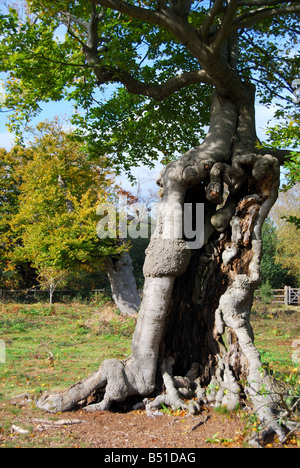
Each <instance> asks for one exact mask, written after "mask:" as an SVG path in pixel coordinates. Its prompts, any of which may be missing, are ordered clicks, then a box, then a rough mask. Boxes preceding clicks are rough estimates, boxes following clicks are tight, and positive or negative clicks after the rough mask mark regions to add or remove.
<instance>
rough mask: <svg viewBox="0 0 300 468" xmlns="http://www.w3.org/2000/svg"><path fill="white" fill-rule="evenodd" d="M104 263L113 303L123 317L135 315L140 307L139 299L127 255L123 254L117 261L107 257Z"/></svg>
mask: <svg viewBox="0 0 300 468" xmlns="http://www.w3.org/2000/svg"><path fill="white" fill-rule="evenodd" d="M105 263H106V271H107V276H108V279H109V282H110V287H111V292H112V298H113V301H114V303H115V304H116V306H117V307H118V309H119V310H120V312H121V313H122V314H124V315H133V314H135V313H137V312H138V310H139V308H140V305H141V298H140V295H139V293H138V290H137V285H136V281H135V278H134V275H133V266H132V260H131V257H130V255H129V253H128V252H126V253H124V254H123V255H122V256H121V258H119V259H118V260H113V259H112V258H111V257H108V258H107V259H106V262H105Z"/></svg>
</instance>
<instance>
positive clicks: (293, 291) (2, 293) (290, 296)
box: [0, 286, 300, 306]
mask: <svg viewBox="0 0 300 468" xmlns="http://www.w3.org/2000/svg"><path fill="white" fill-rule="evenodd" d="M272 291H273V298H272V302H273V303H277V304H285V305H294V306H300V288H292V287H291V286H285V287H284V288H283V289H273V290H272ZM97 292H99V293H102V294H105V295H106V296H108V297H111V290H110V289H93V290H91V291H85V292H83V293H80V292H78V291H66V290H65V291H64V290H56V291H55V293H54V295H55V297H56V299H64V298H66V297H69V298H76V296H78V295H83V296H85V297H86V298H88V297H91V295H94V294H95V293H97ZM139 293H140V294H142V290H139ZM48 296H49V292H48V291H46V290H40V289H38V288H35V289H28V290H23V289H13V290H8V289H0V301H1V299H4V300H8V299H16V298H19V299H20V298H23V299H25V300H28V301H36V300H38V299H46V300H47V297H48Z"/></svg>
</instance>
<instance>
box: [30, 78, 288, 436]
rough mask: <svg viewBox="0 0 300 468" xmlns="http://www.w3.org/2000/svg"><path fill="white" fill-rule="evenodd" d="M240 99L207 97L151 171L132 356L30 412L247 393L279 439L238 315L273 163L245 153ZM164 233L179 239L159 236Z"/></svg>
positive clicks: (246, 117) (234, 399)
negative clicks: (198, 231) (183, 136)
mask: <svg viewBox="0 0 300 468" xmlns="http://www.w3.org/2000/svg"><path fill="white" fill-rule="evenodd" d="M247 92H248V97H249V99H248V102H246V103H245V104H244V105H242V106H238V105H235V104H234V103H233V102H232V101H231V100H230V99H224V98H220V96H218V94H217V93H215V94H214V96H213V99H212V106H211V124H210V129H209V132H208V134H207V137H206V138H205V140H204V141H203V143H202V144H201V145H200V146H199V147H197V148H194V149H192V150H190V151H188V152H187V153H186V154H185V155H183V156H182V157H181V159H179V160H178V161H176V162H173V163H171V164H169V165H168V166H166V168H165V169H164V170H163V171H162V173H161V175H160V178H159V180H158V184H159V186H160V187H161V190H160V193H161V194H162V199H161V203H160V207H159V212H158V222H157V227H156V230H155V233H154V235H153V236H152V239H151V242H150V245H149V248H148V249H147V255H146V261H145V265H144V275H145V287H144V295H143V301H142V304H141V309H140V313H139V317H138V323H137V327H136V330H135V333H134V336H133V340H132V354H131V357H130V358H129V359H128V360H127V361H125V362H120V361H118V360H114V359H112V360H106V361H104V362H103V363H102V365H101V367H100V369H99V370H97V371H96V372H95V373H94V374H92V375H91V376H89V377H87V378H86V379H85V380H83V381H81V382H78V383H77V384H75V385H74V386H72V387H70V388H69V389H67V390H64V391H63V392H61V393H57V394H50V395H49V394H46V395H43V396H42V398H41V399H40V400H39V402H38V406H39V407H40V408H44V409H46V410H48V411H53V412H58V411H67V410H70V409H72V408H74V407H76V405H78V403H79V402H81V404H84V403H83V402H84V401H85V403H86V401H87V398H88V397H89V396H90V395H91V394H94V395H95V394H97V395H98V398H99V400H100V401H98V402H94V404H90V405H88V406H86V409H87V410H96V409H101V410H107V409H109V408H110V405H111V404H112V402H122V401H124V400H125V399H126V398H127V397H129V396H132V395H140V396H141V398H144V397H146V396H149V395H151V394H154V395H156V398H155V399H154V401H149V402H148V403H147V408H148V409H149V410H151V408H155V407H159V406H160V404H161V402H163V403H165V404H169V405H171V406H174V407H178V406H181V407H186V403H184V401H183V399H182V397H183V396H195V395H196V396H197V397H198V402H197V401H195V400H191V403H190V405H189V409H190V412H192V413H193V412H195V410H197V409H199V406H198V405H199V403H201V400H203V398H207V399H208V400H209V401H214V402H215V404H216V405H221V404H222V405H226V406H227V407H228V409H233V408H235V407H236V405H237V404H238V403H239V402H240V401H241V399H243V398H245V396H249V397H250V398H251V400H252V403H253V406H254V408H255V410H256V411H257V413H258V415H259V417H260V419H261V421H262V422H263V423H265V424H267V425H268V427H271V428H272V429H274V430H276V432H278V434H279V435H280V436H281V437H284V431H283V430H282V429H281V428H280V427H279V425H277V424H275V419H274V407H275V406H274V405H275V403H274V401H273V398H272V392H271V381H270V378H269V376H268V375H267V374H266V373H265V372H264V371H263V370H262V363H261V360H260V355H259V353H258V351H257V349H256V347H255V345H254V342H253V340H254V339H253V333H252V328H251V325H250V320H249V319H250V310H251V305H252V301H253V294H254V291H255V289H256V288H257V287H258V285H259V277H260V272H259V264H260V257H261V252H262V242H261V227H262V223H263V221H264V219H265V218H266V216H267V214H268V212H269V210H270V208H271V207H272V205H273V204H274V202H275V200H276V198H277V190H278V186H279V164H278V161H277V159H276V158H275V157H273V156H271V155H268V154H259V153H258V152H256V150H255V143H256V132H255V119H254V89H253V87H252V86H251V87H248V89H247ZM187 202H188V203H193V204H195V205H196V203H204V207H205V216H204V220H205V222H204V226H203V229H204V245H203V246H202V247H201V248H198V249H191V248H189V247H190V244H189V243H188V239H185V237H184V233H183V232H182V230H180V229H181V225H183V223H181V218H182V216H183V213H184V204H185V203H187ZM178 214H180V216H178ZM170 226H172V229H173V234H174V233H175V234H176V233H177V234H178V232H180V235H179V236H178V235H175V236H174V235H170V234H171V231H172V229H171V230H170ZM178 230H180V231H178ZM225 336H226V340H225V339H224V337H225ZM225 342H226V344H225ZM173 375H175V377H173ZM162 383H163V384H164V388H165V392H164V393H161V390H162ZM207 388H208V389H209V390H208V391H206V390H205V389H207ZM262 388H264V389H265V391H264V392H262V391H261V389H262Z"/></svg>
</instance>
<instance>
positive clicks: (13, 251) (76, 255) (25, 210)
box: [7, 119, 122, 301]
mask: <svg viewBox="0 0 300 468" xmlns="http://www.w3.org/2000/svg"><path fill="white" fill-rule="evenodd" d="M34 133H35V137H34V139H33V141H31V142H30V143H29V144H28V147H27V148H26V149H22V148H19V150H17V149H15V150H14V151H13V154H14V157H15V156H16V155H18V152H19V153H20V154H22V155H23V158H22V164H20V165H19V166H16V165H15V167H14V173H13V176H14V177H18V178H19V180H20V181H21V182H20V183H19V185H18V196H17V210H15V212H12V210H10V216H9V222H8V228H9V229H8V232H9V233H10V235H11V236H12V238H13V239H14V245H13V247H12V246H10V248H9V251H10V254H9V255H7V257H8V258H9V261H10V264H12V265H13V264H15V265H20V264H22V263H24V264H26V263H28V264H31V265H32V267H33V268H34V269H35V270H36V272H37V273H36V274H37V278H39V280H40V282H41V284H42V286H43V285H44V286H46V285H48V286H49V288H48V289H49V292H50V301H52V297H53V293H54V290H55V289H56V287H57V285H58V284H59V283H61V281H62V280H63V281H64V283H65V284H66V283H67V277H68V274H69V275H70V274H71V273H73V274H74V273H75V272H76V271H78V270H84V271H86V272H88V273H91V272H96V271H98V270H101V269H102V270H104V269H105V258H106V257H107V256H108V255H117V254H118V253H120V252H121V251H122V249H121V248H120V247H119V246H118V245H117V244H116V242H115V241H114V240H111V239H104V240H102V241H101V242H100V240H99V239H98V237H97V235H96V231H95V224H96V223H97V220H98V217H97V215H96V207H97V204H99V203H102V202H103V201H105V202H107V200H109V199H111V200H113V199H114V190H115V188H114V181H113V178H112V175H111V173H110V171H109V170H108V169H107V168H106V163H105V160H104V161H101V160H99V161H98V164H95V163H94V162H91V161H89V160H88V159H87V157H86V154H85V151H84V147H83V145H80V144H78V142H76V141H75V140H73V139H72V134H71V132H68V131H66V130H63V127H62V124H61V123H60V122H59V120H58V119H56V120H55V121H54V122H43V123H41V124H39V125H38V126H37V128H36V129H35V131H34ZM24 155H26V157H24ZM18 160H19V161H20V157H19V158H16V159H15V160H14V161H15V163H16V162H17V161H18ZM58 279H59V280H60V281H58Z"/></svg>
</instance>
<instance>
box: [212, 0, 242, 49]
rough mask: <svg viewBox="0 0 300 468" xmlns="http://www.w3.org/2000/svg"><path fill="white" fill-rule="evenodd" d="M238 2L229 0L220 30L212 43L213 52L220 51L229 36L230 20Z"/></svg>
mask: <svg viewBox="0 0 300 468" xmlns="http://www.w3.org/2000/svg"><path fill="white" fill-rule="evenodd" d="M237 4H238V0H229V1H228V6H227V8H226V10H225V13H224V17H223V21H222V24H221V28H220V29H219V31H218V33H217V37H216V39H215V41H214V43H213V47H214V49H215V50H220V48H221V46H222V44H223V43H224V41H225V40H226V39H227V37H228V36H229V34H230V29H231V25H232V20H233V18H234V15H235V13H236V10H237Z"/></svg>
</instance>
